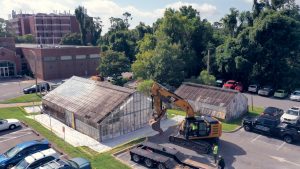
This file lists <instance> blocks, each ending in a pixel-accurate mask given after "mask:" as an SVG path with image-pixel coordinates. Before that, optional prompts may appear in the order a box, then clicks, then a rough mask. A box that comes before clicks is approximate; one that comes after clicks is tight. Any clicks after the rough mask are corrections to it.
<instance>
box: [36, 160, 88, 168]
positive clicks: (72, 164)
mask: <svg viewBox="0 0 300 169" xmlns="http://www.w3.org/2000/svg"><path fill="white" fill-rule="evenodd" d="M91 168H92V167H91V163H90V162H89V161H88V160H86V159H84V158H79V157H77V158H72V159H71V160H66V161H64V160H61V159H55V160H53V161H50V162H48V163H46V164H43V165H42V166H40V167H39V169H91Z"/></svg>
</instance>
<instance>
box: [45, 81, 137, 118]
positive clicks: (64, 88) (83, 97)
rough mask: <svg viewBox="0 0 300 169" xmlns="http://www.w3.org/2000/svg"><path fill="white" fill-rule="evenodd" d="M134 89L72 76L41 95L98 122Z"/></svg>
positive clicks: (53, 102) (76, 113) (46, 99)
mask: <svg viewBox="0 0 300 169" xmlns="http://www.w3.org/2000/svg"><path fill="white" fill-rule="evenodd" d="M134 92H135V90H132V89H128V88H125V87H120V86H115V85H112V84H110V83H108V82H99V81H94V80H90V79H85V78H80V77H76V76H73V77H71V78H70V79H69V80H67V81H66V82H65V83H63V84H62V85H60V86H59V87H57V88H56V89H54V90H53V91H51V92H50V93H48V94H47V95H46V96H44V97H43V101H44V100H45V101H48V102H50V103H52V104H55V105H57V106H59V107H61V108H63V109H66V110H68V111H70V112H72V113H74V114H75V115H77V116H79V117H82V118H84V119H85V120H87V121H90V122H92V123H94V124H95V123H99V122H101V121H102V119H103V118H104V117H106V116H107V115H109V114H110V113H111V112H112V111H113V110H115V109H116V108H117V107H118V106H119V105H120V104H122V103H123V102H124V101H125V100H126V99H127V98H128V97H130V96H131V95H132V94H133V93H134Z"/></svg>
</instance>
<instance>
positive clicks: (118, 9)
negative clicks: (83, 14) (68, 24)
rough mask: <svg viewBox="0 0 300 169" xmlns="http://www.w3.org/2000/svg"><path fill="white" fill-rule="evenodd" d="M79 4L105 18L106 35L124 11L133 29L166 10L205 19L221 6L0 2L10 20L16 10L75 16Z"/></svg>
mask: <svg viewBox="0 0 300 169" xmlns="http://www.w3.org/2000/svg"><path fill="white" fill-rule="evenodd" d="M79 5H83V6H84V7H85V8H86V9H87V11H88V14H89V15H90V16H99V17H100V18H101V20H102V21H103V25H104V28H103V32H104V33H105V32H107V31H108V28H109V26H110V22H109V18H110V17H122V14H123V13H124V12H129V13H131V14H132V17H133V19H132V21H130V23H131V28H133V27H135V26H136V25H138V24H139V22H144V23H146V24H147V25H152V23H153V22H155V21H156V20H157V19H158V18H160V17H162V16H163V13H164V11H165V9H166V8H174V9H179V8H180V7H181V6H184V5H186V6H189V5H191V6H192V7H193V8H195V9H196V10H197V11H199V12H200V14H201V17H202V18H213V16H214V15H215V14H216V13H217V7H216V6H214V5H211V4H208V3H203V4H198V3H187V2H182V1H177V2H174V3H170V4H167V5H165V6H164V7H161V8H158V9H153V10H148V11H145V10H142V9H138V8H136V7H135V6H133V5H130V4H128V5H124V6H121V5H119V4H118V3H117V2H115V1H112V0H84V1H78V0H38V1H36V0H26V1H25V0H0V6H1V7H2V9H1V11H0V17H1V18H6V19H7V18H8V14H11V11H12V10H16V12H17V13H19V12H21V11H22V13H53V12H54V11H57V12H64V11H67V12H69V11H70V13H74V9H75V8H76V7H77V6H79Z"/></svg>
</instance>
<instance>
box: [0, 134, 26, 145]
mask: <svg viewBox="0 0 300 169" xmlns="http://www.w3.org/2000/svg"><path fill="white" fill-rule="evenodd" d="M30 134H32V133H26V134H23V135H20V136H17V137H11V138H10V139H6V140H2V141H0V143H3V142H6V141H9V140H13V139H16V138H20V137H24V136H27V135H30Z"/></svg>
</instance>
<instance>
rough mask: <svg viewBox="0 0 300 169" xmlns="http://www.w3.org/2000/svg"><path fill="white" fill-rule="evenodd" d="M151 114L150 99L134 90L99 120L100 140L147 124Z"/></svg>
mask: <svg viewBox="0 0 300 169" xmlns="http://www.w3.org/2000/svg"><path fill="white" fill-rule="evenodd" d="M151 115H152V108H151V99H150V98H148V97H146V96H145V95H143V94H141V93H138V92H135V93H134V94H133V95H131V96H130V97H129V98H128V99H127V100H125V101H124V102H123V103H122V104H121V105H120V106H119V107H118V108H117V109H115V110H114V111H113V112H112V113H111V114H110V115H109V116H107V117H106V118H105V119H104V120H103V121H102V122H101V124H100V135H101V140H102V141H104V140H107V139H111V138H115V137H118V136H120V135H123V134H126V133H130V132H132V131H135V130H137V129H140V128H142V127H144V126H146V125H148V121H149V119H150V117H151Z"/></svg>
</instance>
